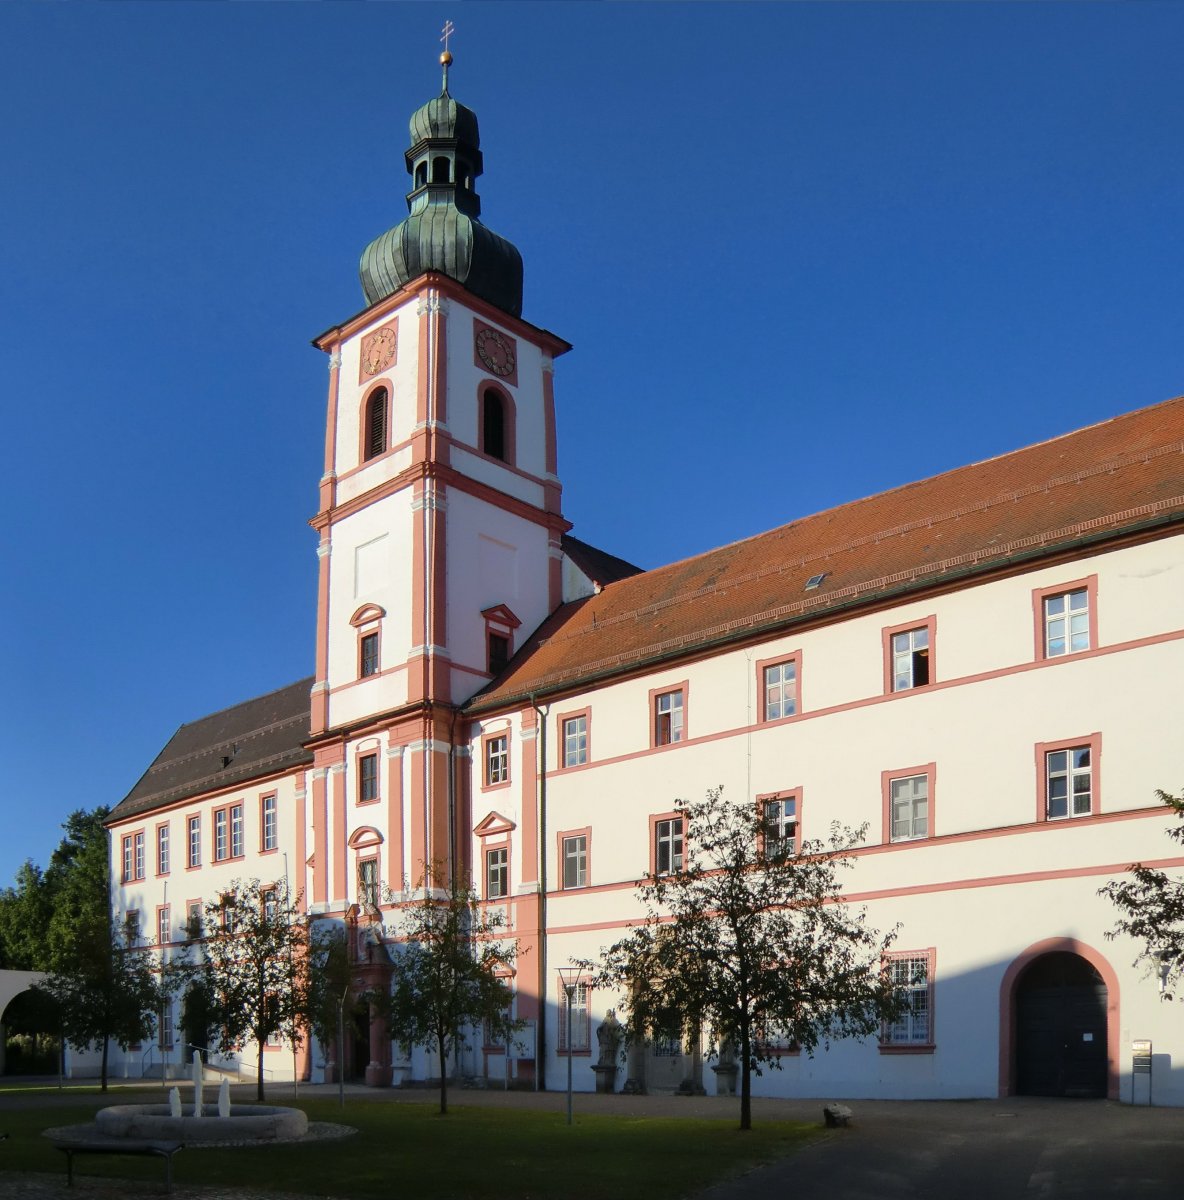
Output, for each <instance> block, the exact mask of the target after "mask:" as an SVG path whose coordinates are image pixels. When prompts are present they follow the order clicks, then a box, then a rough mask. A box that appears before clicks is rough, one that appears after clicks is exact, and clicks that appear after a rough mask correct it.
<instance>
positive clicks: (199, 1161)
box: [0, 1092, 820, 1200]
mask: <svg viewBox="0 0 1184 1200" xmlns="http://www.w3.org/2000/svg"><path fill="white" fill-rule="evenodd" d="M11 1097H12V1093H8V1096H7V1097H6V1099H9V1100H10V1099H11ZM133 1099H134V1098H133V1097H131V1096H127V1097H124V1096H110V1097H107V1098H106V1099H104V1100H102V1101H99V1102H96V1101H95V1100H94V1099H91V1098H90V1097H86V1098H85V1099H83V1097H81V1096H80V1097H78V1101H77V1102H76V1103H74V1104H72V1105H69V1106H67V1105H57V1104H50V1103H48V1101H50V1096H49V1095H47V1094H46V1093H44V1092H42V1093H39V1094H38V1095H37V1097H36V1103H35V1104H30V1105H29V1106H28V1107H22V1108H20V1109H10V1108H9V1107H8V1105H7V1104H6V1105H4V1111H0V1132H7V1133H8V1134H9V1135H10V1139H9V1140H8V1141H7V1142H4V1143H3V1144H0V1170H16V1171H48V1172H53V1173H58V1174H64V1169H65V1162H64V1159H63V1158H62V1156H61V1154H59V1153H58V1152H57V1151H56V1150H54V1149H53V1148H52V1146H50V1144H49V1143H48V1142H47V1141H46V1139H44V1138H42V1137H41V1136H40V1133H41V1131H42V1130H43V1129H45V1128H47V1127H50V1126H54V1125H70V1124H78V1123H80V1122H82V1121H85V1120H87V1119H88V1117H89V1113H90V1112H91V1111H93V1109H94V1108H97V1107H101V1106H102V1104H103V1103H126V1102H132V1101H133ZM29 1100H30V1101H33V1100H34V1097H33V1095H30V1096H29ZM276 1102H277V1103H289V1102H290V1101H285V1100H277V1101H276ZM298 1103H299V1105H300V1107H301V1108H303V1109H304V1110H305V1111H306V1112H307V1113H308V1115H309V1118H310V1120H313V1121H332V1122H334V1123H337V1124H344V1125H352V1126H353V1127H354V1128H356V1129H357V1130H358V1133H357V1135H356V1136H354V1137H351V1138H348V1139H345V1140H343V1141H321V1142H313V1143H310V1144H307V1145H299V1146H292V1145H287V1146H262V1147H259V1148H258V1149H254V1148H251V1149H246V1148H244V1149H234V1150H216V1149H215V1150H196V1149H194V1150H184V1151H182V1152H181V1154H179V1155H178V1156H177V1159H176V1163H175V1166H174V1171H175V1179H176V1183H177V1185H178V1186H184V1185H186V1184H237V1185H239V1186H242V1187H259V1188H267V1189H272V1190H275V1191H281V1192H285V1191H286V1192H302V1193H307V1194H310V1195H317V1196H339V1197H348V1198H349V1200H354V1198H357V1200H366V1198H368V1197H375V1198H378V1197H381V1200H389V1197H390V1196H391V1195H392V1194H395V1193H397V1194H398V1195H400V1196H401V1197H404V1198H406V1200H420V1198H422V1200H435V1198H437V1197H438V1198H439V1200H482V1198H484V1197H490V1198H499V1197H507V1196H513V1197H515V1200H585V1198H586V1200H594V1198H595V1200H599V1198H600V1197H603V1196H612V1197H613V1198H614V1200H664V1198H666V1197H670V1198H673V1197H678V1196H685V1195H688V1194H690V1193H692V1192H696V1191H699V1190H701V1189H702V1188H704V1187H706V1186H708V1184H710V1183H712V1182H715V1181H717V1180H719V1179H722V1178H725V1177H727V1176H729V1175H733V1174H736V1173H739V1172H742V1171H743V1170H745V1169H746V1168H748V1167H751V1166H754V1165H756V1164H758V1163H762V1162H768V1161H770V1160H772V1159H775V1158H778V1157H780V1156H781V1155H783V1154H787V1153H790V1152H792V1151H794V1150H796V1149H797V1148H799V1147H800V1146H801V1145H803V1144H804V1143H805V1142H806V1141H809V1140H811V1139H813V1138H815V1137H817V1136H820V1130H819V1129H818V1127H817V1126H808V1125H798V1124H793V1123H790V1122H769V1123H767V1124H764V1125H759V1126H758V1127H757V1128H756V1129H755V1130H753V1131H752V1132H751V1133H746V1134H742V1133H740V1132H739V1131H738V1130H737V1129H736V1128H735V1125H734V1124H733V1122H731V1121H722V1120H721V1121H717V1120H696V1119H689V1118H688V1119H684V1118H677V1119H669V1118H664V1119H659V1118H653V1119H651V1118H630V1117H609V1116H587V1115H585V1116H579V1115H577V1117H576V1123H575V1125H573V1126H572V1127H571V1128H570V1129H569V1128H568V1127H567V1125H566V1124H565V1123H564V1115H563V1114H562V1113H550V1112H536V1111H533V1110H527V1111H517V1110H507V1109H492V1108H468V1107H462V1108H455V1109H453V1110H452V1112H450V1113H449V1115H448V1116H447V1117H440V1116H439V1115H438V1113H437V1111H436V1109H435V1108H434V1107H433V1106H432V1105H430V1104H423V1105H419V1104H381V1103H375V1102H372V1101H371V1102H365V1101H364V1102H357V1101H355V1102H352V1103H347V1104H346V1107H345V1110H344V1112H343V1111H342V1110H341V1109H340V1108H339V1107H338V1105H337V1103H336V1102H335V1101H333V1100H320V1099H318V1100H309V1101H305V1100H301V1101H299V1102H298ZM80 1162H81V1169H82V1172H83V1173H84V1174H88V1175H91V1174H93V1175H100V1174H101V1175H105V1176H119V1177H123V1178H130V1179H142V1180H161V1179H163V1175H164V1168H163V1165H162V1164H161V1163H159V1162H155V1161H151V1160H141V1159H135V1158H128V1159H118V1158H117V1159H104V1158H98V1159H82V1160H80Z"/></svg>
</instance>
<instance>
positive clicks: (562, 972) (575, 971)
mask: <svg viewBox="0 0 1184 1200" xmlns="http://www.w3.org/2000/svg"><path fill="white" fill-rule="evenodd" d="M558 970H559V983H560V985H561V986H562V988H563V992H564V995H565V996H567V1123H568V1124H569V1125H570V1124H571V1060H572V1053H571V1007H572V1001H574V1000H575V998H576V988H577V986H578V985H579V982H580V968H579V967H578V966H576V965H574V964H573V965H572V966H568V967H559V968H558Z"/></svg>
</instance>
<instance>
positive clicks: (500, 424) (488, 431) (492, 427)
mask: <svg viewBox="0 0 1184 1200" xmlns="http://www.w3.org/2000/svg"><path fill="white" fill-rule="evenodd" d="M481 449H482V450H484V451H485V453H486V454H488V455H489V456H490V457H491V458H500V459H501V460H502V462H508V461H509V459H508V457H507V454H506V405H505V401H504V400H503V399H502V396H501V393H500V392H497V391H495V390H494V389H493V388H486V389H485V391H484V392H483V393H482V394H481Z"/></svg>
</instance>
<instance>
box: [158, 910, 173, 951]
mask: <svg viewBox="0 0 1184 1200" xmlns="http://www.w3.org/2000/svg"><path fill="white" fill-rule="evenodd" d="M172 940H173V926H172V921H171V920H170V918H169V906H168V905H167V904H162V905H161V906H160V907H159V908H158V909H157V910H156V943H157V945H158V946H167V945H168V944H169V942H171V941H172Z"/></svg>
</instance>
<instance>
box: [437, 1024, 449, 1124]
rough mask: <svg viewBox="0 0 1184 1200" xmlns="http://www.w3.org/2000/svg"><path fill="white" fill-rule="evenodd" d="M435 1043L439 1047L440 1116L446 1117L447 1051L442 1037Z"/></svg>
mask: <svg viewBox="0 0 1184 1200" xmlns="http://www.w3.org/2000/svg"><path fill="white" fill-rule="evenodd" d="M436 1045H437V1046H439V1048H440V1116H442V1117H446V1116H447V1115H448V1072H447V1071H446V1070H445V1067H446V1065H447V1062H448V1051H447V1049H446V1047H445V1045H444V1039H443V1038H439V1039H438V1040H437V1041H436Z"/></svg>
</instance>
